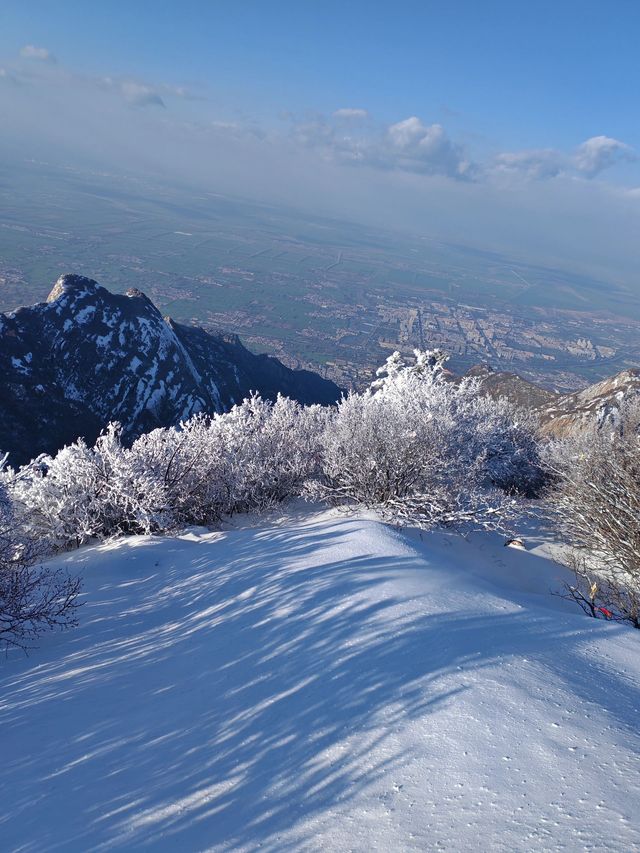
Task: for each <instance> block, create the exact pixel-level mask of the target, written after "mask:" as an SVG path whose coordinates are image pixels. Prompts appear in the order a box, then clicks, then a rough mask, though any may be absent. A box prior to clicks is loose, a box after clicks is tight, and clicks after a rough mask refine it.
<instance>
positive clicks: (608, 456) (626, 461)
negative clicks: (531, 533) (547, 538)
mask: <svg viewBox="0 0 640 853" xmlns="http://www.w3.org/2000/svg"><path fill="white" fill-rule="evenodd" d="M639 425H640V405H639V404H638V402H637V401H636V402H630V403H628V404H626V405H623V406H622V408H621V411H620V416H619V418H617V420H616V421H615V422H611V421H610V422H608V423H605V424H603V425H602V426H601V428H600V429H599V430H598V429H597V428H594V429H593V430H591V431H589V432H586V433H583V434H582V435H580V436H577V437H574V438H570V439H567V440H565V441H558V442H555V443H553V444H550V445H549V447H548V449H547V453H546V461H547V465H548V468H549V471H550V472H551V474H552V475H553V478H554V482H553V485H552V487H551V488H550V490H549V494H548V497H547V505H548V507H549V509H550V510H551V514H552V518H553V520H554V521H555V524H556V527H557V530H558V532H559V534H560V536H561V537H562V539H563V540H564V541H565V542H566V543H568V545H570V550H569V551H568V552H567V554H566V562H567V563H568V565H569V567H570V568H571V569H572V570H573V572H574V576H575V583H572V584H567V585H566V588H565V597H566V598H569V599H571V600H573V601H575V602H576V603H577V604H578V605H580V607H582V609H583V610H584V611H585V613H588V614H589V615H590V616H594V617H596V618H604V619H614V620H619V621H627V622H630V623H631V624H632V625H633V626H634V627H636V628H640V429H639Z"/></svg>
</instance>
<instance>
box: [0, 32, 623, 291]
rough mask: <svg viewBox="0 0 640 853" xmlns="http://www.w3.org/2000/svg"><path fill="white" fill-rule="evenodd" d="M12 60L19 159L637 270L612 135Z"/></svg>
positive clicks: (50, 57)
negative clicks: (268, 96)
mask: <svg viewBox="0 0 640 853" xmlns="http://www.w3.org/2000/svg"><path fill="white" fill-rule="evenodd" d="M0 66H1V67H0V99H1V106H2V110H3V115H4V116H5V117H6V120H5V122H4V126H3V134H2V136H1V137H0V154H1V155H2V157H3V159H4V162H5V164H10V163H11V162H12V158H13V160H14V161H18V160H20V159H22V160H24V158H25V157H33V158H37V159H41V160H46V161H51V162H54V161H57V162H60V163H64V164H68V163H71V164H83V165H87V166H90V167H91V168H99V169H105V170H106V169H108V170H118V171H120V172H123V173H127V174H134V175H138V174H139V175H141V176H152V175H154V176H156V177H158V178H160V179H162V180H171V181H172V182H173V183H174V184H175V183H180V182H183V183H184V185H185V187H190V188H195V187H198V188H199V187H202V188H203V189H205V188H206V189H210V190H212V191H216V192H223V193H227V194H230V195H233V194H237V195H239V196H244V197H246V198H253V199H257V200H261V201H266V202H269V203H286V204H289V205H295V206H296V207H298V208H300V209H301V210H306V211H309V212H312V213H321V214H324V215H329V216H335V217H338V218H339V217H345V218H349V219H352V220H356V221H360V222H369V223H372V224H376V225H381V226H389V227H394V228H402V229H410V230H411V231H413V232H422V233H425V234H431V235H433V236H435V237H438V238H441V239H445V240H455V241H459V242H465V243H469V244H472V245H477V246H479V247H485V248H495V249H498V250H502V251H514V252H515V253H516V254H520V255H522V256H527V257H528V258H535V259H537V260H541V261H542V260H546V261H549V262H551V261H553V262H554V263H558V262H564V263H565V265H570V266H572V267H574V268H576V267H577V265H578V264H582V265H583V268H584V265H589V266H590V269H591V270H592V271H593V270H595V269H596V268H597V269H600V270H601V271H603V272H606V270H610V271H612V272H613V271H617V272H616V274H624V275H625V276H631V275H633V278H634V280H635V276H636V271H637V267H638V264H639V263H640V256H639V251H638V247H637V243H638V241H637V231H638V228H639V227H640V191H639V190H638V187H639V186H640V175H639V174H638V158H637V154H636V152H635V150H634V149H633V147H632V146H631V145H629V144H628V142H626V141H623V140H619V139H616V138H614V137H612V136H608V135H606V134H605V133H602V134H599V135H596V136H592V137H590V138H588V139H584V140H580V139H578V140H576V141H575V144H574V145H573V147H571V148H568V149H566V150H565V149H563V148H560V147H554V146H549V147H544V148H533V147H532V148H528V149H516V150H509V149H508V148H507V147H504V148H502V149H501V148H500V147H499V146H497V145H495V144H494V143H492V144H491V146H488V145H484V146H482V145H480V144H478V143H477V141H476V139H475V137H474V135H473V133H472V132H469V133H467V134H462V133H461V132H460V131H458V132H455V131H452V129H451V127H450V126H449V125H451V126H452V127H456V126H458V127H459V126H460V123H461V119H460V117H459V116H458V117H455V116H453V115H449V116H448V117H447V120H446V122H440V121H436V120H430V119H429V117H425V116H420V115H418V114H415V115H405V116H402V115H400V116H397V117H395V118H394V119H393V120H391V121H382V120H380V119H378V118H377V117H376V116H375V115H373V114H372V113H371V112H370V111H368V110H367V109H366V108H365V107H364V106H362V105H360V104H356V105H344V104H343V105H340V104H336V108H335V110H333V112H331V113H330V114H319V113H312V114H309V115H305V116H296V115H291V114H290V113H287V114H282V115H280V116H275V115H274V116H273V117H272V118H271V119H270V118H269V117H268V116H267V117H264V116H263V118H262V119H261V120H257V119H256V118H255V117H253V116H251V115H247V113H246V112H244V111H243V109H242V106H241V104H236V105H232V106H231V107H229V105H226V106H225V107H224V108H222V107H221V106H219V105H218V104H216V101H215V98H214V96H213V95H212V93H211V92H207V91H206V90H205V91H204V94H202V93H201V92H202V90H200V91H199V92H198V93H197V94H196V93H194V91H193V87H192V86H186V85H182V84H180V83H175V82H171V81H154V80H149V79H138V78H134V77H119V76H116V75H112V74H104V75H101V76H92V75H88V74H86V73H83V72H81V71H78V70H76V69H73V68H69V67H67V66H66V65H65V64H64V63H63V62H62V61H60V60H58V61H56V60H55V57H54V54H53V53H52V51H50V50H49V49H47V48H44V47H36V46H34V45H28V46H27V47H25V48H23V50H22V51H21V55H20V56H18V57H14V58H13V59H8V60H5V59H4V58H3V59H2V62H1V63H0ZM445 124H446V125H447V126H445ZM625 170H626V171H625ZM610 176H613V177H614V178H615V179H616V180H617V183H609V181H610V180H611V177H610ZM563 259H564V260H563ZM621 271H623V273H621Z"/></svg>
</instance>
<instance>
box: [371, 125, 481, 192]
mask: <svg viewBox="0 0 640 853" xmlns="http://www.w3.org/2000/svg"><path fill="white" fill-rule="evenodd" d="M387 140H388V148H387V153H388V154H389V155H390V163H391V165H392V166H393V167H394V168H398V169H405V170H406V171H409V172H421V173H424V174H428V175H446V176H448V177H450V178H457V179H465V178H471V177H472V176H473V174H474V172H475V171H476V167H475V166H474V165H473V164H472V163H471V161H470V160H469V159H468V158H467V157H466V156H465V154H464V151H463V149H462V147H461V146H460V145H457V144H456V143H454V142H452V141H451V140H450V139H449V137H448V136H447V134H446V132H445V129H444V128H443V127H442V125H440V124H431V125H425V124H423V123H422V122H421V121H420V119H419V118H418V117H417V116H411V117H410V118H407V119H404V121H399V122H397V123H396V124H392V125H390V127H389V128H388V129H387Z"/></svg>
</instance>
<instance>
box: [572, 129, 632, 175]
mask: <svg viewBox="0 0 640 853" xmlns="http://www.w3.org/2000/svg"><path fill="white" fill-rule="evenodd" d="M635 159H636V154H635V152H634V150H633V148H631V146H629V145H626V144H625V143H624V142H620V141H619V140H618V139H612V138H611V137H610V136H592V137H591V138H590V139H587V140H586V142H583V143H582V145H579V146H578V148H577V150H576V152H575V155H574V163H575V167H576V169H577V170H578V171H579V172H581V173H582V174H583V175H585V176H586V177H587V178H593V177H595V176H596V175H599V174H600V172H602V171H603V170H604V169H608V168H609V167H610V166H613V165H614V164H615V163H617V162H618V161H619V160H635Z"/></svg>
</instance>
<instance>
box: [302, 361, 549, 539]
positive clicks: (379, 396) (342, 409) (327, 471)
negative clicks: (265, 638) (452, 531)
mask: <svg viewBox="0 0 640 853" xmlns="http://www.w3.org/2000/svg"><path fill="white" fill-rule="evenodd" d="M444 361H445V356H444V355H443V354H442V353H440V352H439V351H433V352H420V351H416V352H415V361H414V362H413V363H412V364H407V363H405V362H404V360H403V359H402V358H401V356H400V355H399V353H394V355H393V356H391V357H390V358H389V359H388V360H387V363H386V365H385V366H384V367H383V368H381V369H380V370H379V371H378V375H379V379H378V380H376V382H374V383H373V385H372V386H371V388H370V389H369V390H368V391H367V392H365V393H364V394H350V395H349V396H347V397H346V398H344V399H343V400H342V402H341V403H340V404H339V406H338V410H337V413H336V415H335V417H333V418H331V420H330V424H329V426H328V427H327V429H326V430H325V432H324V434H323V441H322V444H323V477H322V478H321V480H320V482H319V483H317V484H310V486H309V488H308V491H309V493H310V494H312V495H322V496H325V497H327V498H328V499H330V500H331V501H333V502H334V503H341V502H355V503H359V504H364V505H366V506H371V507H377V508H378V509H380V510H381V511H382V512H383V513H386V514H388V515H389V516H390V517H393V518H394V519H396V520H403V521H406V522H408V523H411V524H417V525H420V526H425V527H430V526H433V525H438V524H442V525H463V524H471V525H475V526H480V527H498V526H500V525H501V524H502V523H503V522H504V520H505V519H506V518H507V517H508V516H509V514H510V513H511V512H512V511H513V508H514V501H513V499H512V498H510V497H509V496H508V495H507V494H506V493H505V489H506V490H507V491H509V492H514V491H518V490H519V487H520V485H521V484H522V483H525V482H527V480H528V478H529V477H532V476H533V468H534V467H535V458H536V450H535V448H536V444H535V439H534V437H533V433H532V432H530V431H529V429H528V428H527V426H525V425H524V424H523V425H522V426H519V424H518V421H517V419H516V418H515V413H514V412H513V410H512V409H511V408H510V407H509V405H508V404H507V403H506V402H505V401H500V402H498V403H496V402H495V401H492V400H490V399H489V398H488V397H486V396H484V395H482V394H481V393H480V388H479V384H478V383H477V381H475V380H470V379H465V380H463V381H462V382H460V383H454V382H452V381H451V380H450V378H449V377H448V376H447V375H446V374H445V372H444V370H443V364H444ZM496 486H502V487H503V488H502V489H498V488H496ZM523 491H524V489H523Z"/></svg>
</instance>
